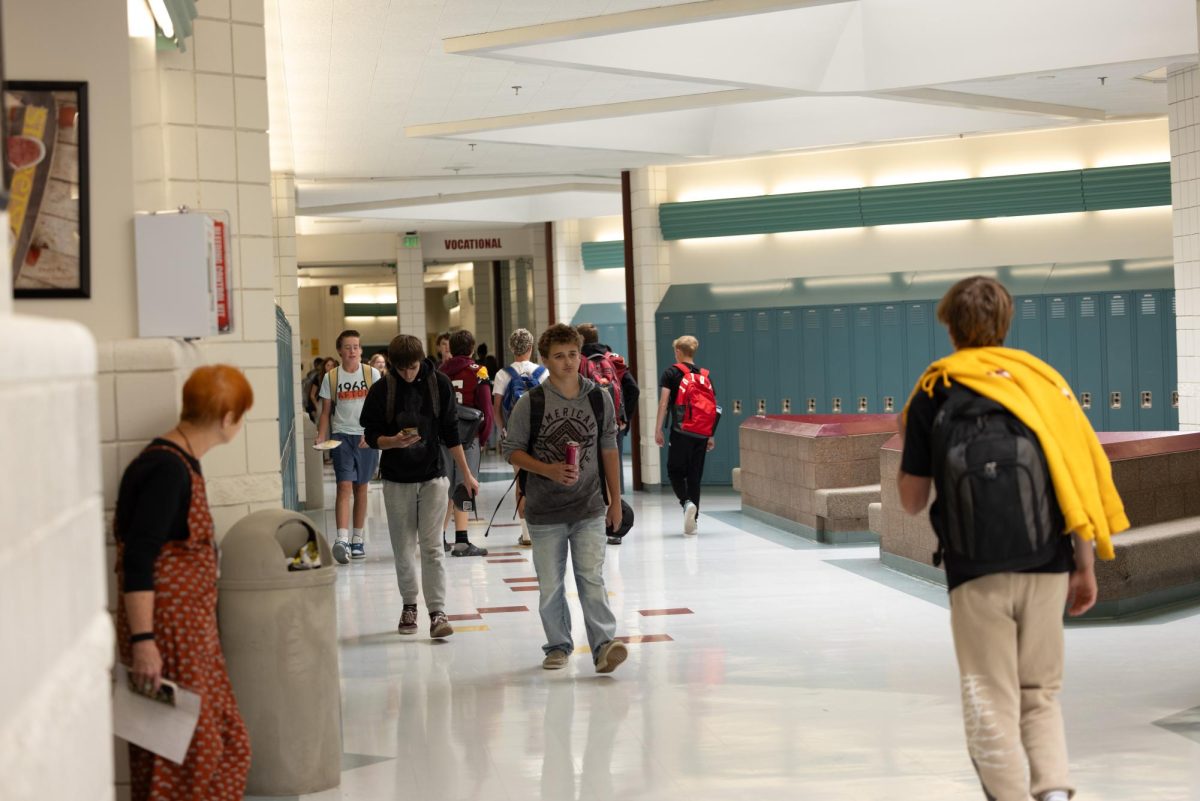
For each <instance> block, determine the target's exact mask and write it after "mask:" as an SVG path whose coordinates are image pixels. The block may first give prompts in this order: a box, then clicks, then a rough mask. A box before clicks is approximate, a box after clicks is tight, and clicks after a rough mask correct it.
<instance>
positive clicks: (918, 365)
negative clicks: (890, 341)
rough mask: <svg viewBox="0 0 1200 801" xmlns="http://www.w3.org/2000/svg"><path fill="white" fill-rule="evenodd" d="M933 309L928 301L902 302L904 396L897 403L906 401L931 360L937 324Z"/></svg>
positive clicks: (900, 403) (932, 305) (901, 403)
mask: <svg viewBox="0 0 1200 801" xmlns="http://www.w3.org/2000/svg"><path fill="white" fill-rule="evenodd" d="M933 309H934V304H933V303H932V302H930V301H922V302H920V303H905V304H904V329H905V331H904V381H903V382H902V384H903V386H904V390H903V392H902V393H901V394H902V395H903V396H904V398H903V400H899V401H897V404H898V405H901V406H903V404H904V403H905V402H907V400H908V395H909V393H911V392H912V389H913V387H914V386H916V383H917V379H918V378H920V377H921V375H922V374H923V373H924V372H925V368H926V367H928V366H929V364H930V362H932V361H933V329H934V327H935V326H936V325H937V324H936V323H935V322H934V319H933Z"/></svg>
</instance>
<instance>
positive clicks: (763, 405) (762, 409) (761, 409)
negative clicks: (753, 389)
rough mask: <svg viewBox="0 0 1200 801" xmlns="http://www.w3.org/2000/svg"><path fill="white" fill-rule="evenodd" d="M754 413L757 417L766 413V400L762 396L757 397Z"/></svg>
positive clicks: (764, 415)
mask: <svg viewBox="0 0 1200 801" xmlns="http://www.w3.org/2000/svg"><path fill="white" fill-rule="evenodd" d="M756 414H757V415H758V416H759V417H766V415H767V402H766V401H765V400H763V399H762V398H759V399H758V412H757V413H756Z"/></svg>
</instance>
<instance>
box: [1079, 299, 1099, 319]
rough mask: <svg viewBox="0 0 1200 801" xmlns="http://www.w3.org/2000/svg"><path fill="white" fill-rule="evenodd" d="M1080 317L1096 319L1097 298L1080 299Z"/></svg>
mask: <svg viewBox="0 0 1200 801" xmlns="http://www.w3.org/2000/svg"><path fill="white" fill-rule="evenodd" d="M1079 316H1080V317H1095V316H1096V299H1095V298H1091V297H1088V298H1080V299H1079Z"/></svg>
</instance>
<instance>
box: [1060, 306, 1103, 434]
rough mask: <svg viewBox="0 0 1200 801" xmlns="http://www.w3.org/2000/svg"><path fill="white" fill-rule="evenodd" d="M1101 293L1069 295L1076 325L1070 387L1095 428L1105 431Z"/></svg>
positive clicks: (1072, 316)
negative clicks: (1072, 373) (1073, 362)
mask: <svg viewBox="0 0 1200 801" xmlns="http://www.w3.org/2000/svg"><path fill="white" fill-rule="evenodd" d="M1102 303H1103V298H1102V297H1101V296H1100V295H1094V294H1082V295H1069V296H1068V302H1067V306H1068V314H1069V315H1070V317H1071V320H1072V322H1074V324H1075V364H1074V383H1073V384H1072V385H1071V389H1073V390H1074V391H1075V397H1076V399H1078V401H1079V405H1080V406H1082V407H1083V413H1084V414H1085V415H1086V416H1087V419H1088V420H1089V421H1090V422H1091V424H1092V428H1094V429H1096V430H1097V431H1104V430H1106V429H1105V426H1106V425H1107V421H1108V415H1107V414H1105V406H1106V405H1107V403H1106V400H1105V397H1104V326H1103V318H1102V317H1101V311H1102V307H1101V304H1102Z"/></svg>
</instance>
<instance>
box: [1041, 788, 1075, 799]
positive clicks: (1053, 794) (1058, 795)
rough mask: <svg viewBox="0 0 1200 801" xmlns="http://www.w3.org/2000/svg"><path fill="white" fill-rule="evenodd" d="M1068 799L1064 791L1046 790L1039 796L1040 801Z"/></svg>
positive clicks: (1068, 796)
mask: <svg viewBox="0 0 1200 801" xmlns="http://www.w3.org/2000/svg"><path fill="white" fill-rule="evenodd" d="M1070 798H1071V796H1070V795H1069V794H1068V793H1067V791H1066V790H1047V791H1046V792H1045V793H1042V795H1041V801H1069V800H1070Z"/></svg>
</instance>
